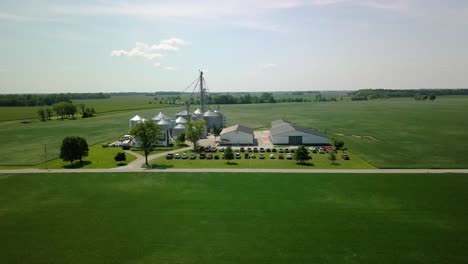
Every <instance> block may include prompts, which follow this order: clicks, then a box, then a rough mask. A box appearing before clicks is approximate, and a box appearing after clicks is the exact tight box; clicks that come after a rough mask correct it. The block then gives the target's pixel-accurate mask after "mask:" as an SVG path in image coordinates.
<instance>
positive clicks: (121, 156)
mask: <svg viewBox="0 0 468 264" xmlns="http://www.w3.org/2000/svg"><path fill="white" fill-rule="evenodd" d="M114 160H115V161H117V162H122V161H126V160H127V156H126V155H125V152H119V153H117V155H115V157H114Z"/></svg>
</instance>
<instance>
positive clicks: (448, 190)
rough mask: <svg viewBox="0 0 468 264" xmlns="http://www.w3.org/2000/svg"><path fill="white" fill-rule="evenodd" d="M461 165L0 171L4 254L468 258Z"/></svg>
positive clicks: (24, 257) (212, 259)
mask: <svg viewBox="0 0 468 264" xmlns="http://www.w3.org/2000/svg"><path fill="white" fill-rule="evenodd" d="M467 188H468V175H460V174H419V175H418V174H406V175H405V174H392V175H385V174H379V175H372V174H365V175H364V174H362V175H361V174H348V175H346V174H313V175H311V174H293V175H287V174H234V173H232V174H229V173H227V174H215V173H199V174H187V173H184V174H181V173H180V174H177V173H173V174H168V173H138V174H135V173H133V174H125V173H117V174H18V175H10V174H0V193H2V195H1V196H0V217H1V221H0V233H1V234H2V239H1V241H0V259H2V261H3V262H5V263H10V264H14V263H272V262H274V263H372V264H374V263H392V264H393V263H451V264H456V263H467V262H468V253H467V251H466V248H467V247H468V224H467V223H468V213H467V212H468V211H467V210H468V209H467V206H466V204H467V203H466V202H467V201H468V193H467V192H466V190H467Z"/></svg>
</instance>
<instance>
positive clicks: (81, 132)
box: [0, 96, 468, 168]
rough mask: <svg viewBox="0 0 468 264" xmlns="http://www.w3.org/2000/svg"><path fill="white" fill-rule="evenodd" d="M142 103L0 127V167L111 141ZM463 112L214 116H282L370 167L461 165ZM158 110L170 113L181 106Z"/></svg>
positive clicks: (285, 109)
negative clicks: (75, 139) (78, 143)
mask: <svg viewBox="0 0 468 264" xmlns="http://www.w3.org/2000/svg"><path fill="white" fill-rule="evenodd" d="M121 103H122V102H119V103H116V105H120V106H121ZM140 106H141V107H142V106H143V104H142V105H140ZM145 106H146V105H145ZM148 106H151V107H154V108H152V109H142V110H129V111H122V112H109V113H107V114H99V115H98V116H97V117H94V118H89V119H77V120H65V121H51V122H46V123H42V122H35V123H30V124H21V123H14V124H11V123H3V124H0V138H2V139H3V144H2V148H1V149H0V165H36V164H38V163H40V162H42V161H43V160H44V154H43V153H44V144H47V146H48V157H57V155H58V148H59V145H60V142H61V140H62V139H63V138H64V137H65V136H70V135H78V136H82V137H84V138H85V139H87V140H88V143H90V144H94V143H98V142H102V141H107V140H110V139H114V138H116V137H119V136H121V135H123V134H125V133H127V131H128V119H129V118H131V117H132V116H134V115H135V114H139V115H143V116H146V117H152V116H154V115H156V114H157V113H158V112H159V110H160V108H157V107H159V106H158V105H149V104H148ZM128 107H129V108H131V107H138V105H137V104H135V105H134V106H131V105H130V106H128ZM96 108H97V109H98V108H99V107H96ZM467 108H468V97H462V96H457V97H439V98H437V100H436V101H434V102H420V101H415V100H414V99H412V98H402V99H385V100H370V101H354V102H353V101H344V102H323V103H316V102H313V103H278V104H255V105H223V106H221V111H222V112H223V113H224V114H225V116H226V120H227V125H233V124H236V123H240V124H243V125H247V126H251V127H254V128H268V127H269V126H270V122H271V120H275V119H279V118H283V119H287V120H289V121H291V122H293V123H296V124H298V125H301V126H304V127H309V128H315V129H319V130H322V131H326V132H327V133H328V134H329V135H330V136H332V137H337V138H342V139H343V140H344V141H345V146H346V147H348V148H349V149H350V151H352V152H353V153H355V154H356V155H358V156H359V157H361V158H362V159H364V160H366V161H367V162H369V163H370V164H371V165H373V166H375V167H378V168H468V160H467V159H466V157H468V148H467V147H466V143H467V142H468V133H466V131H468V118H466V117H465V112H466V109H467ZM164 110H165V112H166V113H167V114H168V115H173V114H174V113H176V112H178V111H180V110H181V107H166V108H165V109H164ZM192 110H194V107H192ZM98 112H99V111H98ZM1 113H2V114H1V115H2V116H4V115H6V114H8V113H6V112H4V111H2V112H1Z"/></svg>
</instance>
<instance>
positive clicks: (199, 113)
mask: <svg viewBox="0 0 468 264" xmlns="http://www.w3.org/2000/svg"><path fill="white" fill-rule="evenodd" d="M193 113H194V114H195V115H202V114H203V113H202V111H201V110H200V108H197V110H195V111H193Z"/></svg>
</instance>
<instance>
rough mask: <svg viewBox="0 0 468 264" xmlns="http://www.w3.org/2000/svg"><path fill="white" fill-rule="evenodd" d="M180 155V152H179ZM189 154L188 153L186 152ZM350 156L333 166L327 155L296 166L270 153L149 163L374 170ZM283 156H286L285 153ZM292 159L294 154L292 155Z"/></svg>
mask: <svg viewBox="0 0 468 264" xmlns="http://www.w3.org/2000/svg"><path fill="white" fill-rule="evenodd" d="M181 153H182V152H181ZM187 153H189V152H187ZM346 153H348V155H349V156H350V160H343V159H342V158H341V154H342V153H341V151H340V152H339V154H337V155H336V156H337V160H336V162H335V164H331V163H330V161H329V160H328V154H311V156H312V160H309V161H307V162H306V163H305V164H298V163H297V161H295V160H287V159H284V160H280V159H278V154H279V153H276V154H275V156H276V159H270V158H269V156H270V154H271V153H265V159H259V158H258V155H259V154H260V153H252V154H255V155H256V156H257V158H256V159H244V153H241V157H242V158H241V159H233V160H231V161H230V164H228V162H227V160H222V159H219V160H215V159H212V160H207V159H199V158H198V157H199V156H198V154H197V159H195V160H190V159H186V160H183V159H172V160H166V158H165V157H161V158H157V159H154V160H152V161H150V164H151V165H152V166H153V168H161V169H167V168H232V169H239V168H256V169H375V167H374V166H372V165H370V164H369V163H367V162H366V161H364V160H362V159H361V158H359V156H357V155H355V154H353V153H350V152H348V151H347V152H346ZM214 154H217V155H219V157H220V158H221V157H222V155H223V153H222V152H217V153H214ZM283 155H286V154H285V153H284V154H283ZM292 155H293V157H294V154H292Z"/></svg>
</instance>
